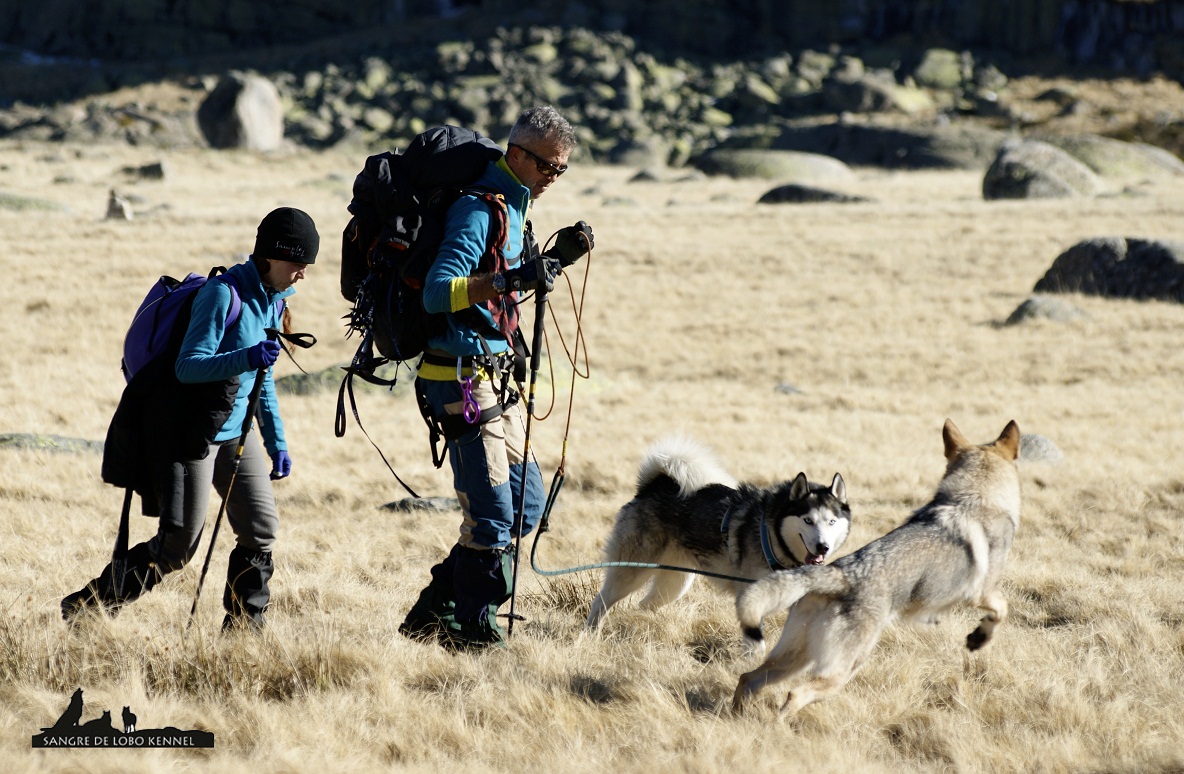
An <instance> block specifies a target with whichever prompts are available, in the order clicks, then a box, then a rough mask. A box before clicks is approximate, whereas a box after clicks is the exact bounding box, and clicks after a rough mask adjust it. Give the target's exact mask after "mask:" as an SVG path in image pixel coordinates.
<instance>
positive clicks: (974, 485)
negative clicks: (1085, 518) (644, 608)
mask: <svg viewBox="0 0 1184 774" xmlns="http://www.w3.org/2000/svg"><path fill="white" fill-rule="evenodd" d="M942 438H943V440H944V441H945V450H946V460H947V462H948V464H947V466H946V473H945V476H944V477H943V478H942V481H941V484H940V485H939V486H938V488H937V494H935V495H934V496H933V500H932V501H931V502H930V503H929V504H928V505H925V506H923V507H922V508H920V509H918V510H917V511H915V512H914V513H913V515H912V516H910V517H909V519H908V521H906V522H905V523H904V524H902V525H901V526H899V527H897V528H896V529H894V530H893V531H891V532H889V533H888V534H887V535H884V536H883V537H881V538H880V539H879V540H874V541H872V542H871V543H869V544H867V545H866V546H864V547H863V548H861V549H859V550H858V551H856V552H855V553H853V554H850V555H848V556H845V557H842V558H841V559H838V560H836V561H835V562H834V563H833V564H830V565H823V566H807V567H797V568H794V569H792V570H786V571H783V572H776V573H773V574H772V575H769V576H766V577H765V578H763V579H761V580H759V581H757V582H756V583H754V584H752V586H750V587H749V588H748V589H747V590H745V591H744V592H743V593H742V594H741V595H740V596H739V597H738V598H737V600H736V614H737V616H738V617H739V618H740V625H741V626H742V627H743V629H744V637H745V640H746V643H747V644H748V645H749V646H750V647H755V648H756V649H757V650H759V649H761V648H762V647H763V645H764V643H763V635H762V633H761V621H762V620H763V619H764V617H765V616H766V615H768V614H769V613H771V612H773V611H774V610H778V609H780V608H784V607H789V608H790V610H789V617H788V619H787V620H786V622H785V629H784V630H783V631H782V632H781V639H780V640H778V642H777V645H776V646H774V648H773V652H772V653H770V654H769V657H768V658H767V659H765V662H764V663H763V664H761V665H760V666H759V667H757V668H756V669H754V670H752V671H751V672H747V673H745V674H743V675H741V676H740V682H739V684H738V685H737V686H736V693H735V695H734V696H733V698H732V709H733V710H734V711H739V710H741V709H742V708H743V706H744V704H745V702H746V701H747V700H748V699H749V698H750V697H752V696H753V695H754V694H756V693H757V692H758V691H760V690H761V689H762V688H764V687H765V686H766V685H772V684H774V683H779V682H782V681H787V680H788V681H792V684H791V687H790V693H789V696H788V697H787V698H786V700H785V704H783V705H782V707H781V710H782V712H783V713H786V714H791V715H792V714H793V713H795V712H797V711H798V710H800V709H801V708H802V707H804V706H806V705H807V704H809V703H810V702H812V701H816V700H817V699H821V698H825V697H826V696H829V695H830V694H832V693H835V692H836V691H838V690H839V689H840V688H842V687H843V686H844V685H846V684H847V681H849V680H850V679H851V678H852V677H853V676H854V675H855V673H856V672H857V671H859V668H860V667H861V666H862V665H863V661H864V659H865V658H867V656H868V654H869V653H870V652H871V650H872V648H874V647H875V645H876V643H877V642H879V640H880V635H881V634H882V633H883V631H884V629H885V627H887V626H888V625H889V624H890V623H892V622H893V621H895V620H896V619H898V618H907V619H913V620H921V621H926V622H936V619H937V616H938V615H940V614H941V613H943V612H945V611H947V610H949V609H951V608H953V607H955V606H957V605H960V604H970V605H973V606H974V607H978V608H981V609H983V610H985V611H986V615H985V616H983V618H982V620H981V621H980V622H979V625H978V628H977V629H975V630H974V631H973V632H971V633H970V634H969V636H967V638H966V647H967V648H969V649H970V650H977V649H979V648H981V647H982V646H983V645H985V644H986V643H987V641H988V640H990V639H991V635H992V634H993V633H994V631H995V627H996V626H998V625H999V624H1000V623H1001V622H1002V621H1003V619H1004V618H1006V617H1007V600H1006V599H1004V598H1003V596H1002V595H1001V594H1000V593H999V591H998V590H997V588H996V586H997V585H998V583H999V579H1000V576H1002V574H1003V567H1004V564H1005V562H1006V560H1007V552H1008V550H1009V549H1010V548H1011V541H1012V538H1013V537H1014V536H1015V531H1016V529H1017V528H1018V527H1019V523H1020V482H1019V475H1018V474H1017V472H1016V466H1015V460H1016V458H1017V457H1018V456H1019V449H1020V430H1019V427H1018V426H1017V425H1016V423H1015V422H1009V423H1008V425H1007V427H1005V428H1003V432H1002V433H1001V434H1000V436H999V438H998V439H996V440H995V441H994V442H993V443H989V444H985V445H983V446H975V445H972V444H970V443H968V442H967V440H966V438H964V437H963V435H962V433H960V432H959V431H958V428H957V427H955V426H954V423H953V422H951V421H950V420H948V419H947V420H946V423H945V427H944V428H943V429H942ZM791 606H792V607H791Z"/></svg>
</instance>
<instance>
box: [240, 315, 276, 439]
mask: <svg viewBox="0 0 1184 774" xmlns="http://www.w3.org/2000/svg"><path fill="white" fill-rule="evenodd" d="M278 337H279V331H277V330H276V329H275V328H268V329H267V340H268V341H275V340H276V339H277V338H278ZM269 368H271V366H262V367H260V368H259V370H258V371H256V372H255V383H254V384H253V385H251V395H250V397H249V398H247V415H246V416H245V417H243V432H242V435H240V436H239V438H238V450H239V454H242V450H243V447H244V446H246V444H247V436H248V435H250V434H251V426H252V424H253V423H254V421H255V410H256V408H257V407H258V406H259V396H260V395H261V394H262V393H263V382H264V381H266V379H267V369H269Z"/></svg>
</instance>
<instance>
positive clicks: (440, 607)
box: [399, 546, 460, 642]
mask: <svg viewBox="0 0 1184 774" xmlns="http://www.w3.org/2000/svg"><path fill="white" fill-rule="evenodd" d="M459 549H460V546H453V547H452V551H451V552H450V553H449V554H448V556H447V557H445V559H444V561H442V562H440V563H439V564H437V565H436V566H435V567H433V568H432V570H431V573H432V581H431V583H429V584H428V585H427V586H426V587H425V588H424V589H423V590H422V591H420V592H419V599H417V600H415V604H414V605H412V606H411V609H410V610H409V611H407V617H406V618H404V619H403V623H401V624H399V634H401V635H403V636H404V637H408V638H410V639H413V640H419V641H421V642H424V641H429V640H433V639H436V638H437V637H439V636H441V635H443V634H444V633H445V632H447V631H448V630H449V629H450V628H452V627H454V626H455V625H456V600H455V599H453V587H452V573H453V567H454V565H455V563H456V554H457V552H458V551H459Z"/></svg>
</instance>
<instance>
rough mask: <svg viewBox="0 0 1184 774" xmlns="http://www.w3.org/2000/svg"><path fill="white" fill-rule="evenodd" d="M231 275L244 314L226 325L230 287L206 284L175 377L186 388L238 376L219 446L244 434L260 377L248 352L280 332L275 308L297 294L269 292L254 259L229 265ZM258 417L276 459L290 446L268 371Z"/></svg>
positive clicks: (195, 304)
mask: <svg viewBox="0 0 1184 774" xmlns="http://www.w3.org/2000/svg"><path fill="white" fill-rule="evenodd" d="M227 274H228V275H230V276H231V277H233V278H234V282H235V287H237V288H238V294H239V298H241V299H242V312H241V313H240V314H239V318H238V320H237V321H236V322H235V323H234V324H233V325H231V326H230V327H229V328H227V327H226V317H227V315H229V313H230V305H231V290H230V288H229V287H228V286H227V284H226V283H225V282H223V281H218V282H207V283H206V284H205V285H204V286H203V287H202V288H201V290H199V291H197V294H196V295H195V296H194V299H193V311H192V313H191V315H190V318H189V329H188V330H187V331H186V333H185V339H184V341H182V343H181V353H180V355H178V356H177V366H176V371H177V378H178V379H179V380H180V381H182V382H184V383H186V384H194V383H198V382H219V381H222V380H224V379H229V378H231V377H234V376H237V377H238V378H239V388H238V394H237V395H236V396H235V399H234V410H233V411H231V413H230V418H229V419H227V420H226V424H224V425H223V426H222V429H221V430H220V431H219V432H218V435H217V436H216V437H215V438H214V440H215V441H218V442H221V441H229V440H231V439H235V438H238V437H239V436H240V435H242V432H243V419H244V418H246V416H247V401H248V400H249V398H250V395H251V388H252V387H254V386H255V378H256V375H257V372H256V371H255V369H253V368H251V366H250V363H249V362H248V359H247V349H248V348H250V347H252V346H254V345H255V344H258V343H259V342H260V341H263V340H264V339H265V338H267V333H266V332H265V329H267V328H276V329H279V328H281V326H282V323H281V320H280V316H281V313H280V310H279V309H278V308H277V307H278V306H280V305H278V304H276V301H277V300H279V299H284V298H287V297H288V296H290V295H292V294H293V293H295V292H296V289H295V288H288V289H287V290H284V291H281V292H278V293H277V292H275V291H273V290H269V289H267V288H265V287H264V286H263V280H262V279H260V277H259V271H258V270H257V269H256V268H255V264H254V263H253V262H251V261H247V262H245V263H240V264H236V265H234V266H232V267H230V270H229V271H227ZM258 417H259V425H260V431H261V432H262V434H263V445H264V446H265V447H266V448H267V453H268V454H269V455H271V456H273V457H274V456H275V454H276V453H277V452H279V451H281V450H283V451H286V450H287V449H288V443H287V440H286V439H285V438H284V423H283V421H282V420H281V419H280V409H279V401H278V400H277V399H276V395H275V383H274V382H273V381H272V378H271V370H270V369H268V371H267V378H266V379H265V380H264V382H263V391H262V392H261V393H260V396H259V413H258Z"/></svg>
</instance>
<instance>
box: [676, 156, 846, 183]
mask: <svg viewBox="0 0 1184 774" xmlns="http://www.w3.org/2000/svg"><path fill="white" fill-rule="evenodd" d="M695 166H696V167H698V168H699V169H700V170H702V171H704V172H706V173H707V174H709V175H728V176H731V177H757V178H762V179H765V180H774V179H781V180H792V181H799V182H825V181H828V180H831V181H833V180H850V179H852V178H853V177H854V176H855V173H854V172H852V171H851V168H850V167H848V166H847V165H846V164H844V163H843V162H841V161H839V160H838V159H836V158H831V157H830V156H822V155H819V154H816V153H800V152H797V151H783V150H760V149H756V148H716V149H714V150H710V151H708V152H707V153H704V154H703V155H702V156H700V157H699V158H698V159H697V160H696V161H695Z"/></svg>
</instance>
